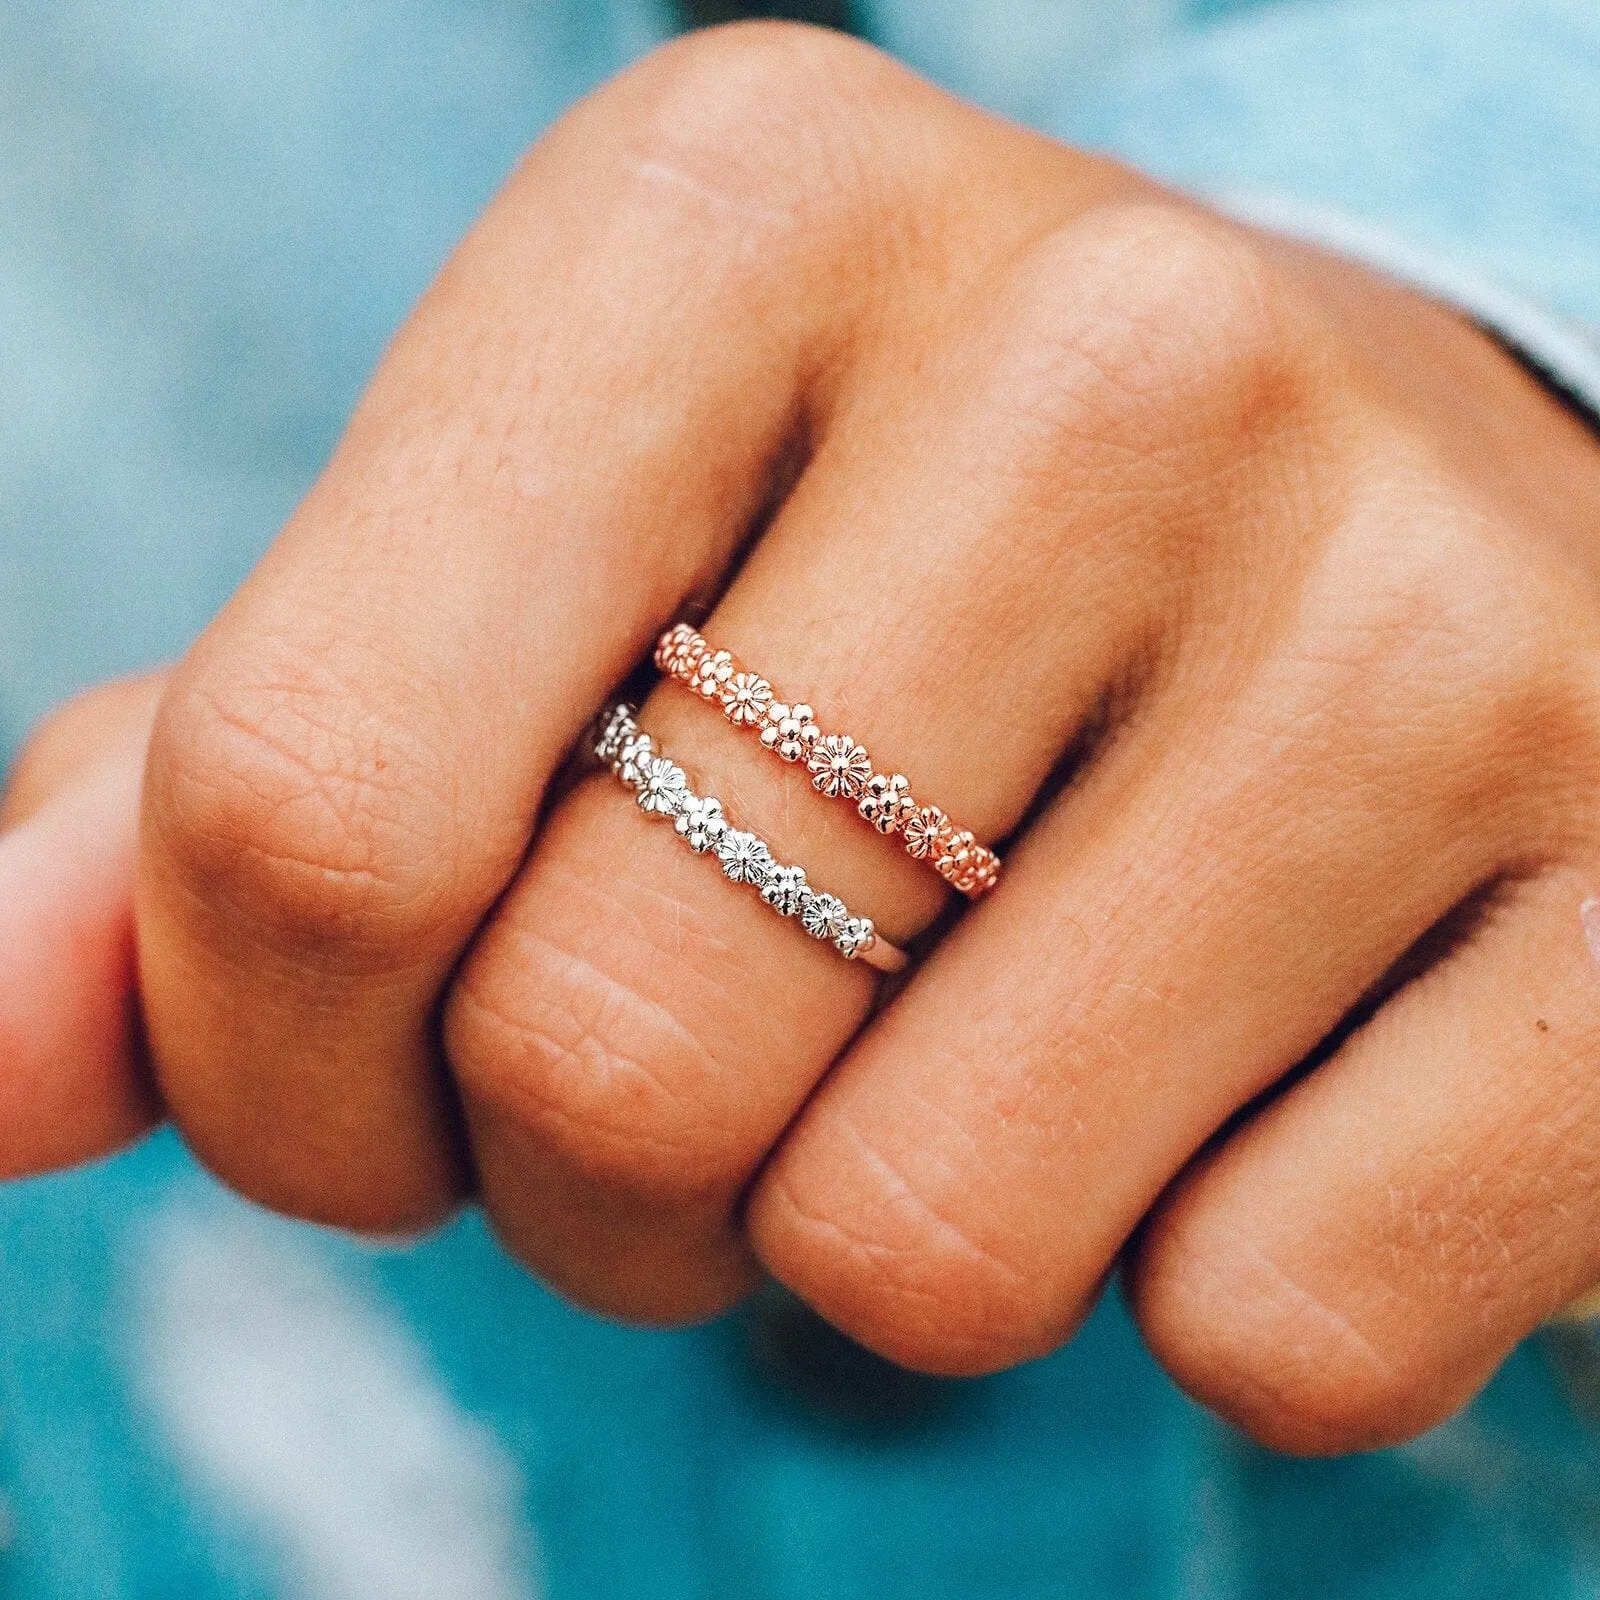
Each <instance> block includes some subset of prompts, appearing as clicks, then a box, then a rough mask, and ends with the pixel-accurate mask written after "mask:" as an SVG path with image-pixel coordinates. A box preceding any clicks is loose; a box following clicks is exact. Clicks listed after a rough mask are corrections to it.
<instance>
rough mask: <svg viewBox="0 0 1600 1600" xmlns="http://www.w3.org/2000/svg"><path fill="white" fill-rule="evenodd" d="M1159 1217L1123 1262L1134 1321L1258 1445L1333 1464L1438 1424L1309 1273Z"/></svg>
mask: <svg viewBox="0 0 1600 1600" xmlns="http://www.w3.org/2000/svg"><path fill="white" fill-rule="evenodd" d="M1188 1231H1189V1229H1188V1228H1186V1227H1185V1226H1184V1225H1183V1224H1181V1223H1179V1224H1177V1225H1176V1226H1175V1225H1174V1222H1173V1221H1172V1220H1171V1219H1166V1218H1163V1219H1159V1220H1158V1223H1157V1226H1156V1228H1155V1231H1154V1232H1153V1234H1152V1236H1151V1237H1150V1239H1149V1240H1148V1241H1147V1242H1146V1244H1145V1247H1144V1249H1143V1252H1142V1254H1141V1255H1140V1257H1139V1259H1138V1260H1137V1261H1136V1263H1135V1264H1134V1268H1133V1271H1132V1274H1131V1280H1130V1291H1131V1298H1132V1301H1133V1306H1134V1313H1135V1316H1136V1318H1137V1320H1138V1322H1139V1325H1140V1327H1141V1329H1142V1331H1143V1333H1144V1337H1145V1340H1146V1342H1147V1343H1148V1345H1149V1346H1150V1349H1151V1351H1152V1353H1153V1354H1154V1355H1155V1357H1156V1359H1157V1360H1158V1361H1159V1362H1160V1363H1161V1364H1162V1366H1163V1367H1165V1368H1166V1370H1167V1371H1168V1373H1169V1374H1170V1375H1171V1376H1172V1378H1173V1379H1174V1381H1175V1382H1177V1384H1178V1385H1179V1386H1180V1387H1181V1388H1183V1389H1184V1390H1185V1391H1186V1392H1187V1393H1189V1394H1190V1395H1192V1396H1193V1397H1194V1398H1195V1399H1197V1400H1199V1401H1201V1402H1202V1403H1203V1404H1205V1405H1207V1406H1210V1407H1211V1408H1212V1409H1213V1410H1215V1411H1217V1412H1219V1413H1220V1414H1221V1415H1222V1416H1224V1417H1226V1418H1227V1419H1228V1420H1229V1421H1231V1422H1232V1423H1234V1424H1235V1425H1236V1426H1237V1427H1239V1428H1241V1429H1242V1430H1243V1431H1244V1432H1246V1433H1247V1434H1249V1435H1250V1436H1251V1437H1252V1438H1254V1439H1256V1440H1257V1441H1258V1442H1259V1443H1261V1444H1264V1445H1266V1446H1268V1447H1269V1448H1271V1449H1275V1450H1282V1451H1285V1452H1286V1453H1288V1454H1291V1455H1302V1456H1320V1455H1338V1454H1344V1453H1347V1452H1350V1451H1355V1450H1367V1449H1375V1448H1377V1447H1379V1446H1382V1445H1389V1444H1395V1443H1399V1442H1401V1441H1403V1440H1405V1439H1407V1438H1409V1437H1411V1436H1413V1435H1414V1434H1416V1433H1419V1432H1421V1431H1422V1430H1423V1429H1424V1428H1426V1427H1427V1426H1429V1425H1430V1424H1431V1423H1433V1422H1435V1421H1437V1420H1438V1416H1439V1414H1440V1412H1439V1408H1438V1406H1437V1404H1436V1396H1435V1395H1434V1394H1433V1392H1432V1388H1431V1386H1430V1385H1429V1384H1428V1382H1427V1381H1426V1380H1425V1377H1424V1375H1422V1374H1419V1373H1417V1372H1416V1371H1414V1370H1412V1368H1411V1366H1410V1365H1408V1363H1407V1362H1406V1360H1405V1359H1404V1357H1403V1356H1402V1355H1399V1354H1396V1353H1395V1352H1393V1351H1391V1350H1389V1349H1387V1348H1385V1349H1380V1348H1379V1347H1378V1346H1377V1345H1376V1344H1375V1343H1374V1342H1373V1341H1372V1340H1371V1339H1369V1338H1368V1337H1367V1335H1366V1334H1365V1333H1364V1332H1362V1330H1361V1329H1360V1328H1358V1327H1357V1326H1356V1324H1355V1322H1354V1321H1353V1320H1352V1319H1351V1318H1350V1317H1349V1316H1348V1315H1346V1314H1345V1313H1344V1312H1342V1311H1341V1310H1339V1309H1338V1308H1337V1307H1336V1306H1335V1304H1334V1302H1333V1299H1332V1297H1331V1296H1326V1295H1323V1294H1320V1293H1318V1292H1317V1288H1316V1286H1315V1283H1314V1280H1313V1279H1312V1277H1311V1275H1310V1273H1304V1274H1300V1275H1298V1276H1291V1275H1290V1274H1289V1273H1288V1272H1286V1271H1285V1270H1284V1269H1283V1268H1282V1267H1280V1266H1279V1265H1278V1264H1277V1263H1275V1262H1274V1261H1273V1260H1272V1259H1271V1258H1270V1257H1269V1256H1268V1255H1267V1254H1266V1252H1265V1251H1264V1250H1263V1249H1261V1248H1260V1247H1258V1246H1256V1245H1254V1244H1253V1243H1251V1242H1250V1241H1248V1240H1246V1239H1243V1238H1240V1237H1237V1236H1234V1237H1227V1238H1219V1237H1218V1235H1216V1234H1215V1233H1210V1234H1209V1235H1208V1237H1207V1238H1206V1239H1205V1240H1204V1241H1201V1240H1198V1239H1187V1238H1185V1237H1183V1235H1184V1234H1185V1233H1187V1232H1188Z"/></svg>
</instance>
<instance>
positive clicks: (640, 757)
mask: <svg viewBox="0 0 1600 1600" xmlns="http://www.w3.org/2000/svg"><path fill="white" fill-rule="evenodd" d="M594 753H595V755H596V756H597V757H598V758H599V759H600V760H601V761H603V762H605V763H606V764H607V765H609V766H610V768H611V770H612V772H613V773H614V774H615V775H616V776H617V778H618V779H620V780H621V781H622V782H623V783H625V784H626V785H627V786H628V787H629V788H630V789H632V790H633V793H634V799H635V800H636V801H637V802H638V806H639V809H640V810H641V811H643V812H644V813H645V815H646V816H651V817H660V818H663V819H668V820H671V821H672V822H673V823H674V824H675V825H676V828H677V833H678V836H679V838H681V839H682V840H683V841H684V843H685V844H687V845H688V847H689V848H690V849H691V850H693V851H694V853H695V854H696V855H705V854H707V853H708V852H710V853H714V854H715V855H716V857H717V860H718V861H719V862H720V863H721V866H722V870H723V873H724V875H725V876H726V877H728V878H729V879H730V880H731V881H732V882H734V883H746V884H749V885H750V886H751V888H753V889H755V890H757V891H758V892H759V893H760V895H761V898H762V900H764V901H765V902H766V904H767V905H769V906H771V907H772V909H773V910H774V911H776V912H777V913H778V914H779V915H780V916H784V917H796V918H798V919H799V921H800V925H801V927H803V928H804V929H805V931H806V932H807V933H809V934H810V935H811V937H812V938H813V939H826V940H827V941H828V942H829V943H830V944H832V945H833V947H834V949H835V950H837V951H838V952H839V954H840V955H842V956H843V957H844V958H845V959H846V960H847V961H856V960H860V961H865V962H866V963H867V965H868V966H872V967H876V968H877V969H878V970H879V971H880V972H899V971H900V970H901V968H903V967H904V966H905V964H906V955H905V952H904V951H903V950H901V949H899V948H898V947H897V946H896V945H892V944H890V943H889V941H888V940H887V939H884V938H881V937H880V936H879V935H878V932H877V930H876V929H875V928H874V927H873V925H872V920H871V918H869V917H856V916H852V915H851V914H850V912H849V910H848V909H847V908H846V907H845V904H844V902H843V901H842V900H840V899H839V898H838V897H837V896H836V895H831V894H825V893H823V892H822V891H821V890H820V889H813V888H812V887H811V885H810V884H809V883H808V882H807V881H806V875H805V872H804V871H803V870H802V869H801V868H799V867H789V866H784V865H783V864H782V863H780V862H778V861H776V860H774V859H773V855H772V852H771V850H769V849H768V848H767V845H766V844H765V842H764V841H763V840H761V839H759V838H757V837H756V835H755V834H753V833H747V832H745V831H744V830H742V829H739V828H735V827H733V826H731V825H730V823H729V822H728V819H727V818H726V817H725V816H724V815H723V811H722V802H721V801H719V800H717V799H715V798H713V797H711V796H704V797H702V796H700V795H697V794H695V793H694V792H693V791H692V790H691V789H690V788H689V779H688V775H687V774H686V773H685V772H684V770H683V768H682V767H680V766H678V765H677V764H676V763H675V762H673V761H671V760H669V759H668V758H667V756H666V755H665V754H664V753H663V752H661V751H659V750H657V749H656V747H655V743H654V741H653V740H652V739H651V737H650V735H649V734H648V733H645V732H643V731H641V729H640V727H639V724H638V722H637V720H636V714H635V712H634V708H633V707H632V706H629V705H617V706H613V707H612V708H611V710H610V711H609V712H607V714H606V716H605V718H604V719H603V721H602V723H601V732H600V736H599V738H598V739H597V740H596V742H595V746H594Z"/></svg>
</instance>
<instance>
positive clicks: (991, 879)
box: [959, 845, 1000, 899]
mask: <svg viewBox="0 0 1600 1600" xmlns="http://www.w3.org/2000/svg"><path fill="white" fill-rule="evenodd" d="M973 854H974V857H975V859H974V862H973V865H972V870H971V871H970V873H969V874H968V877H969V878H970V879H971V882H970V884H964V885H960V886H959V887H960V888H961V890H962V893H964V894H969V895H971V896H972V897H973V899H977V898H978V896H979V895H985V894H987V893H988V892H989V891H990V890H991V889H992V888H994V886H995V884H996V883H998V882H999V881H1000V857H999V856H997V855H996V854H995V853H994V851H993V850H990V849H989V848H988V847H987V846H985V845H979V846H978V848H977V850H976V851H974V852H973Z"/></svg>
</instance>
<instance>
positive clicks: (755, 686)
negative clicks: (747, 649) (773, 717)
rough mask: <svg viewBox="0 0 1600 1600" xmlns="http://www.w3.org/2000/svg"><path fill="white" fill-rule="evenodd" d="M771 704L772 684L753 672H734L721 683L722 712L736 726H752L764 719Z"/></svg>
mask: <svg viewBox="0 0 1600 1600" xmlns="http://www.w3.org/2000/svg"><path fill="white" fill-rule="evenodd" d="M771 704H772V685H771V684H770V683H768V682H767V680H766V679H765V678H761V677H757V676H756V674H755V673H753V672H736V673H734V675H733V676H732V677H731V678H729V679H728V681H727V683H726V684H724V685H723V689H722V714H723V716H725V717H726V718H727V719H728V721H729V722H731V723H732V724H733V725H734V727H736V728H753V727H755V726H756V724H757V723H759V722H762V721H764V720H765V718H766V715H767V707H768V706H770V705H771Z"/></svg>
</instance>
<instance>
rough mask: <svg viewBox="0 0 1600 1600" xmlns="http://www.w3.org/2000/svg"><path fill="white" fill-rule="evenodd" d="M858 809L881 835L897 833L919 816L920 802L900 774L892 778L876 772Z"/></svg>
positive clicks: (868, 783)
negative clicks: (918, 806) (912, 794)
mask: <svg viewBox="0 0 1600 1600" xmlns="http://www.w3.org/2000/svg"><path fill="white" fill-rule="evenodd" d="M856 810H857V811H859V812H860V813H861V815H862V816H863V817H865V818H866V820H867V821H868V822H870V823H871V824H872V826H873V827H874V828H876V829H877V830H878V832H879V833H898V832H899V831H900V830H901V829H902V828H903V827H905V825H906V824H907V823H908V822H909V821H910V820H911V819H912V817H914V816H915V815H916V814H917V802H916V801H915V800H913V799H912V798H911V785H910V783H909V782H908V781H907V780H906V779H905V777H904V776H902V775H901V774H900V773H898V772H897V773H895V775H894V776H893V777H892V778H891V777H886V776H885V775H884V774H883V773H881V772H875V773H873V775H872V777H871V778H870V779H869V780H868V782H867V787H866V792H865V793H864V794H863V795H862V796H861V799H860V800H859V801H858V802H857V804H856Z"/></svg>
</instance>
